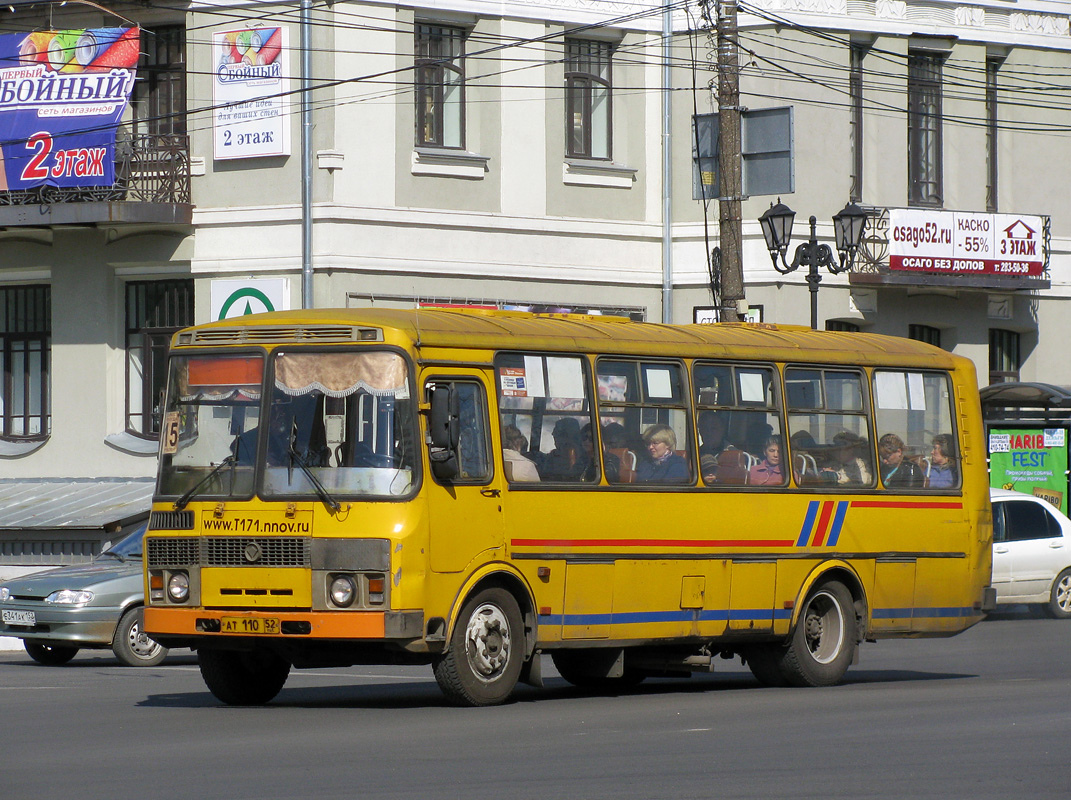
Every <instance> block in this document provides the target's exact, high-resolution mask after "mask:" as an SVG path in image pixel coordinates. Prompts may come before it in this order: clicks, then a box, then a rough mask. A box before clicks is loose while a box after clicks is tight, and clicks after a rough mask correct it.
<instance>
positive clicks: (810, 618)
mask: <svg viewBox="0 0 1071 800" xmlns="http://www.w3.org/2000/svg"><path fill="white" fill-rule="evenodd" d="M855 646H856V624H855V604H854V602H853V601H852V595H851V592H849V591H848V589H847V587H845V586H844V584H843V583H840V582H838V581H830V582H829V583H824V584H822V585H821V586H819V587H818V588H817V589H815V590H814V591H813V592H812V593H811V595H810V596H809V597H808V598H807V602H806V603H805V604H804V606H803V610H802V611H801V612H800V616H799V621H798V622H797V623H796V630H795V631H793V633H792V639H791V641H790V642H789V645H788V650H787V651H785V655H784V658H783V659H782V660H781V667H782V671H783V673H784V676H785V679H786V680H787V681H788V682H789V683H790V684H792V685H793V686H832V685H833V684H835V683H837V682H838V681H840V679H841V678H843V677H844V673H845V672H847V671H848V666H849V665H850V664H851V663H852V657H853V655H854V654H855Z"/></svg>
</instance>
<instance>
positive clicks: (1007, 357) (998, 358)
mask: <svg viewBox="0 0 1071 800" xmlns="http://www.w3.org/2000/svg"><path fill="white" fill-rule="evenodd" d="M1018 380H1019V334H1018V333H1016V332H1015V331H1005V330H1001V329H1000V328H990V330H989V382H990V383H1007V382H1009V381H1018Z"/></svg>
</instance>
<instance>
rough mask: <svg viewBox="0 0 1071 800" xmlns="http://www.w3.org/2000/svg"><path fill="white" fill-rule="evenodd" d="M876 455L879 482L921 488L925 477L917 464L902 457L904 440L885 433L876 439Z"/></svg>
mask: <svg viewBox="0 0 1071 800" xmlns="http://www.w3.org/2000/svg"><path fill="white" fill-rule="evenodd" d="M878 457H879V458H880V459H881V482H882V483H884V484H885V486H886V487H888V488H895V489H921V488H922V487H923V486H924V485H925V483H926V479H925V477H924V476H923V474H922V470H921V469H919V467H918V464H916V463H915V462H914V461H911V460H910V459H907V458H904V440H903V439H901V438H900V437H899V436H897V435H896V434H895V433H887V434H885V435H884V436H882V437H881V438H880V439H879V440H878Z"/></svg>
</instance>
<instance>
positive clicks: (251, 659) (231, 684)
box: [197, 649, 290, 706]
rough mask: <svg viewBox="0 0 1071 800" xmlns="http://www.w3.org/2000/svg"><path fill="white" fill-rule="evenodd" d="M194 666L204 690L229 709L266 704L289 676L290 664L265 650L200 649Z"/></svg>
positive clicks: (277, 692)
mask: <svg viewBox="0 0 1071 800" xmlns="http://www.w3.org/2000/svg"><path fill="white" fill-rule="evenodd" d="M197 662H198V664H199V665H200V667H201V677H202V678H204V682H205V685H206V686H207V687H208V690H209V691H210V692H212V694H213V695H215V697H216V699H217V700H219V701H221V702H223V703H226V704H227V705H229V706H259V705H263V704H264V703H267V702H268V701H269V700H271V699H272V698H273V697H275V695H277V694H279V691H280V690H281V689H282V688H283V684H285V683H286V679H287V676H288V675H290V662H289V661H287V660H286V659H284V658H282V657H281V656H278V655H276V654H275V653H272V652H270V651H268V650H253V651H237V650H213V649H201V650H198V652H197Z"/></svg>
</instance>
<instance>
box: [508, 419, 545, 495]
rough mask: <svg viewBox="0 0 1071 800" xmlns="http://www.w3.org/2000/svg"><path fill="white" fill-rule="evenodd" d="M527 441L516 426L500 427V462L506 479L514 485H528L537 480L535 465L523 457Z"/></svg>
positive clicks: (537, 473)
mask: <svg viewBox="0 0 1071 800" xmlns="http://www.w3.org/2000/svg"><path fill="white" fill-rule="evenodd" d="M527 449H528V440H527V439H525V438H524V434H523V433H521V431H520V429H519V428H518V427H517V426H516V425H503V426H502V461H503V462H504V463H505V467H506V477H507V478H508V479H509V480H510V481H513V482H515V483H530V482H533V481H538V480H539V471H538V470H537V469H536V465H535V463H534V462H533V461H532V460H531V459H528V458H525V457H524V452H525V451H526V450H527Z"/></svg>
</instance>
